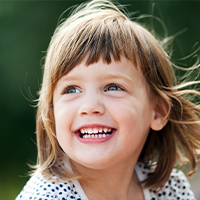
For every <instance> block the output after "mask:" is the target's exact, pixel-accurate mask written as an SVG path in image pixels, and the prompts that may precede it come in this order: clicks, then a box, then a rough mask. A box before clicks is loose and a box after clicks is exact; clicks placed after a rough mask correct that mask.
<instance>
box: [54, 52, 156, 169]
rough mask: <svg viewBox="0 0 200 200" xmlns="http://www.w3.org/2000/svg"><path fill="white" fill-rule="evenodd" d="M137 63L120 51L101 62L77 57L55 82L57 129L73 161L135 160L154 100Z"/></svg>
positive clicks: (93, 164)
mask: <svg viewBox="0 0 200 200" xmlns="http://www.w3.org/2000/svg"><path fill="white" fill-rule="evenodd" d="M149 93H150V92H149V89H148V87H147V83H146V82H145V80H144V77H143V75H142V72H141V71H140V69H139V67H138V68H137V69H136V68H135V66H134V65H133V64H132V62H130V61H129V60H127V59H126V58H125V57H123V56H122V57H121V62H115V61H113V60H112V62H111V64H109V65H108V64H106V63H105V62H103V60H102V59H101V58H100V59H99V61H98V62H97V63H93V64H91V65H89V66H86V65H85V62H84V61H82V62H81V63H80V64H79V65H78V66H76V67H75V68H73V69H72V70H71V71H70V72H69V73H68V74H67V75H65V76H63V77H62V78H61V79H60V80H59V81H58V83H57V85H56V88H55V91H54V94H53V103H54V116H55V125H56V135H57V139H58V142H59V144H60V146H61V148H62V149H63V151H64V152H65V153H66V154H67V155H68V156H69V157H70V158H71V159H72V161H75V162H76V163H77V164H79V165H81V166H84V167H87V168H92V169H103V168H106V167H111V166H112V167H113V166H114V165H115V164H119V163H121V162H124V163H128V162H135V163H136V162H137V159H138V157H139V155H140V152H141V150H142V148H143V146H144V143H145V141H146V138H147V136H148V133H149V130H150V128H151V127H152V125H153V124H154V123H155V120H156V119H155V118H156V117H155V112H154V108H153V107H154V106H153V105H154V104H153V103H152V100H150V97H149Z"/></svg>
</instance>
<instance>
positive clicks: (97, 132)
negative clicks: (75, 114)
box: [78, 128, 114, 139]
mask: <svg viewBox="0 0 200 200" xmlns="http://www.w3.org/2000/svg"><path fill="white" fill-rule="evenodd" d="M113 131H114V129H112V128H81V129H80V130H78V132H79V136H80V137H81V138H83V139H88V138H94V139H95V138H106V137H108V136H110V135H111V134H112V133H113Z"/></svg>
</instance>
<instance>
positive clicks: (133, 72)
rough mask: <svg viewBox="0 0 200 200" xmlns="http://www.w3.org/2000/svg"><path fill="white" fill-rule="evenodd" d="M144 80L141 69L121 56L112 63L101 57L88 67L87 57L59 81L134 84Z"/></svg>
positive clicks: (112, 60)
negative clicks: (86, 80)
mask: <svg viewBox="0 0 200 200" xmlns="http://www.w3.org/2000/svg"><path fill="white" fill-rule="evenodd" d="M135 76H137V78H139V79H144V75H143V73H142V71H141V69H140V67H136V66H135V65H134V64H133V63H132V62H131V61H130V60H129V59H127V58H126V57H125V56H121V58H120V60H118V61H115V60H114V58H113V56H112V59H111V62H110V63H107V62H106V61H105V60H104V59H103V57H102V56H101V57H100V58H99V60H98V61H97V62H94V63H91V64H89V65H87V57H85V58H84V59H83V60H82V61H81V62H80V63H79V64H78V65H76V66H75V67H74V68H73V69H72V70H71V71H69V72H68V73H66V74H63V76H62V77H61V78H60V79H59V81H58V82H60V80H62V81H85V79H88V78H89V79H97V78H98V80H100V81H102V82H103V81H105V80H126V81H127V82H129V83H131V84H132V83H133V80H136V78H135Z"/></svg>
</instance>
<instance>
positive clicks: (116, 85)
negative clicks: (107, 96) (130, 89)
mask: <svg viewBox="0 0 200 200" xmlns="http://www.w3.org/2000/svg"><path fill="white" fill-rule="evenodd" d="M109 87H116V88H119V89H117V90H108V89H109ZM118 90H124V89H123V88H122V87H121V86H119V85H118V84H116V83H111V84H109V85H108V86H107V87H106V89H105V90H104V91H105V92H106V91H118Z"/></svg>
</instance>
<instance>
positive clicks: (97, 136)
mask: <svg viewBox="0 0 200 200" xmlns="http://www.w3.org/2000/svg"><path fill="white" fill-rule="evenodd" d="M109 135H110V134H95V135H94V134H91V135H83V138H105V137H107V136H109Z"/></svg>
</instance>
